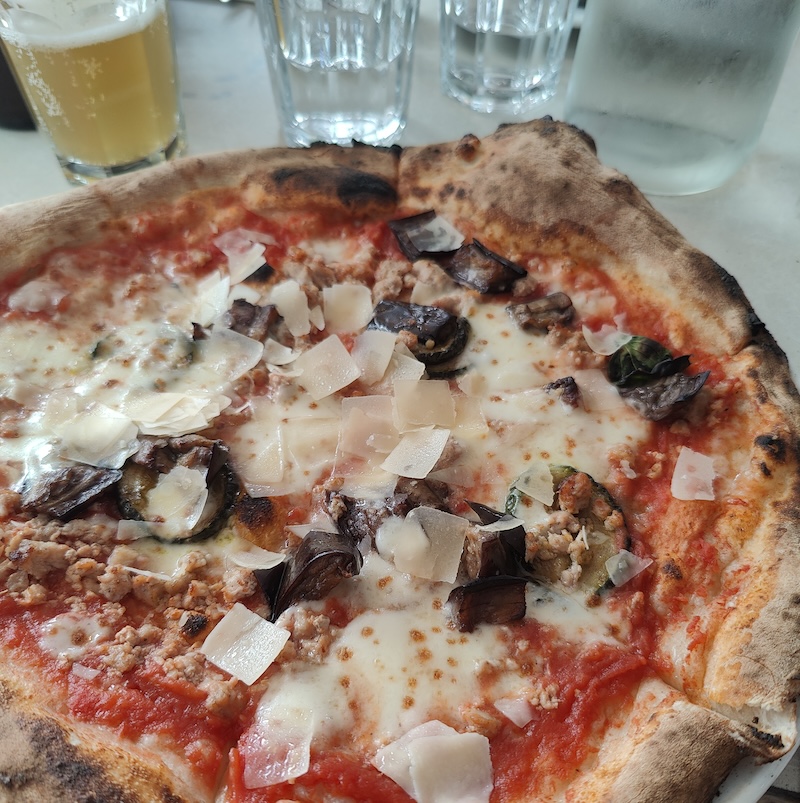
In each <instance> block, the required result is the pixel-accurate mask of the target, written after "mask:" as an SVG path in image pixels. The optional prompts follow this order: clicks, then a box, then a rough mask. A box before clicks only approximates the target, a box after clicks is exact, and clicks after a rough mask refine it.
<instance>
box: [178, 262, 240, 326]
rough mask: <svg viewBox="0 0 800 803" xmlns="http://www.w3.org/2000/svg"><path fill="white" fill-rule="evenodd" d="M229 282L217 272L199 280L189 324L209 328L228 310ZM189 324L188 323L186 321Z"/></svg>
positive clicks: (226, 277) (228, 279) (228, 278)
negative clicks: (192, 323)
mask: <svg viewBox="0 0 800 803" xmlns="http://www.w3.org/2000/svg"><path fill="white" fill-rule="evenodd" d="M230 292H231V280H230V277H228V276H223V274H222V273H220V272H219V271H214V272H213V273H210V274H209V275H208V276H206V277H204V278H202V279H200V281H199V282H198V283H197V285H196V290H195V300H194V309H193V310H192V311H191V313H190V316H189V317H190V318H191V322H194V323H199V324H200V325H201V326H209V325H210V324H211V323H213V322H214V321H215V320H216V319H217V318H219V317H220V316H221V315H223V314H224V313H225V311H226V310H227V309H228V296H229V295H230ZM187 323H189V321H187Z"/></svg>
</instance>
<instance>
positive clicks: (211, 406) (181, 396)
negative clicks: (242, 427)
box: [123, 390, 230, 436]
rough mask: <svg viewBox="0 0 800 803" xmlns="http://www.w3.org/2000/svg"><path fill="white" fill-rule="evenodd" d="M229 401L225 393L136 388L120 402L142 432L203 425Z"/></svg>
mask: <svg viewBox="0 0 800 803" xmlns="http://www.w3.org/2000/svg"><path fill="white" fill-rule="evenodd" d="M229 404H230V399H229V398H228V397H227V396H212V397H209V396H199V395H198V396H192V395H187V394H185V393H155V392H150V391H144V390H137V391H135V392H134V393H132V394H131V395H130V396H129V397H128V398H127V399H126V400H125V403H124V405H123V409H124V412H125V413H126V414H127V415H129V416H130V417H131V418H132V419H133V421H134V423H136V425H137V426H138V427H139V431H140V432H141V433H142V434H143V435H167V436H168V435H186V434H188V433H190V432H197V431H198V430H201V429H205V428H206V427H207V426H208V425H209V423H210V422H211V421H213V420H214V419H215V418H216V417H217V416H218V415H219V414H220V412H221V411H222V410H224V409H225V407H227V406H228V405H229Z"/></svg>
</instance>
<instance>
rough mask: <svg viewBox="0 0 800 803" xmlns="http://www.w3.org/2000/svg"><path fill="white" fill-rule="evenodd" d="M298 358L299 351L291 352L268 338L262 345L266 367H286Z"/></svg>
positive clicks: (286, 347)
mask: <svg viewBox="0 0 800 803" xmlns="http://www.w3.org/2000/svg"><path fill="white" fill-rule="evenodd" d="M299 356H300V352H299V351H293V350H292V349H290V348H289V347H288V346H284V345H283V344H282V343H278V341H277V340H273V339H272V338H271V337H268V338H267V340H266V342H265V343H264V362H265V363H266V364H267V365H288V364H289V363H291V362H294V361H295V360H296V359H297V358H298V357H299Z"/></svg>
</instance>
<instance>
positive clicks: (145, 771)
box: [0, 664, 208, 803]
mask: <svg viewBox="0 0 800 803" xmlns="http://www.w3.org/2000/svg"><path fill="white" fill-rule="evenodd" d="M19 674H22V673H19ZM0 675H2V676H3V677H2V678H0V801H9V803H10V801H14V803H44V802H45V801H47V803H62V802H63V803H78V802H79V801H85V802H86V803H89V801H91V803H141V801H149V802H150V803H158V802H159V801H160V802H161V803H193V802H195V801H196V803H201V801H203V800H207V799H208V798H207V795H205V794H204V793H203V791H202V790H200V789H198V788H195V787H194V786H193V785H191V784H190V783H189V782H186V783H184V782H182V781H181V780H180V779H179V778H178V776H177V775H176V773H175V772H172V771H170V770H169V769H168V768H167V766H166V765H165V764H164V763H163V762H162V761H161V760H160V759H159V757H158V756H157V755H156V754H155V753H153V752H150V751H145V750H143V749H140V748H138V747H136V746H135V745H133V744H132V743H125V742H123V741H121V740H120V741H117V742H116V743H115V739H114V738H113V736H110V735H109V733H108V732H107V731H103V730H101V729H99V728H93V727H91V726H90V725H86V724H82V723H73V722H69V721H67V720H66V719H64V718H63V717H59V716H56V715H55V714H54V713H52V712H49V711H47V710H46V708H45V707H44V705H43V704H42V703H43V700H42V697H43V696H42V694H41V691H40V689H41V680H40V679H37V678H35V677H34V676H32V674H31V676H23V677H16V678H13V677H10V676H9V675H10V673H9V672H8V664H6V665H5V666H4V667H3V669H2V670H1V671H0Z"/></svg>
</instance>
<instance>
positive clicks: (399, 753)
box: [372, 719, 458, 797]
mask: <svg viewBox="0 0 800 803" xmlns="http://www.w3.org/2000/svg"><path fill="white" fill-rule="evenodd" d="M456 733H458V731H457V730H455V728H451V727H450V726H449V725H445V724H444V722H439V720H437V719H433V720H431V721H429V722H424V723H423V724H422V725H418V726H417V727H416V728H412V729H411V730H410V731H408V732H407V733H405V734H403V735H402V736H401V737H400V738H399V739H397V740H396V741H394V742H391V743H390V744H387V745H385V746H384V747H381V748H380V750H378V751H377V752H376V753H375V757H374V758H373V759H372V765H373V766H374V767H375V768H376V769H378V770H379V771H380V772H382V773H383V774H384V775H386V776H387V777H388V778H391V779H392V780H393V781H394V782H395V783H396V784H397V785H398V786H399V787H400V788H401V789H402V790H403V791H404V792H405V793H406V794H407V795H409V796H410V797H415V794H416V790H415V788H414V782H413V781H412V780H411V757H410V756H409V754H408V748H409V745H410V744H411V743H412V742H414V741H416V740H417V739H424V738H425V737H427V736H441V735H452V734H456Z"/></svg>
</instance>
